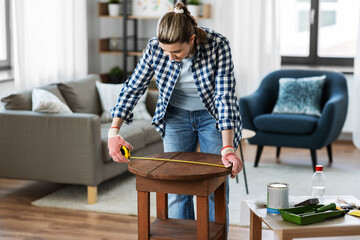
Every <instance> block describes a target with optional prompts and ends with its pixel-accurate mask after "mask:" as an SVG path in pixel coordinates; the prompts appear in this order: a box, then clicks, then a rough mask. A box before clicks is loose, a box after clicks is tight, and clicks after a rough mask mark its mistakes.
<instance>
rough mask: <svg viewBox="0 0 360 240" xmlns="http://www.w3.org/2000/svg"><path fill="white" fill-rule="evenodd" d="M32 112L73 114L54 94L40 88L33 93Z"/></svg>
mask: <svg viewBox="0 0 360 240" xmlns="http://www.w3.org/2000/svg"><path fill="white" fill-rule="evenodd" d="M32 110H33V111H34V112H42V113H72V112H71V110H70V108H69V107H68V106H67V105H66V104H64V103H63V102H61V100H60V99H59V98H57V97H56V96H55V95H54V94H52V93H51V92H48V91H46V90H43V89H38V88H35V89H34V90H33V91H32Z"/></svg>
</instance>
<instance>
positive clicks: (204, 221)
mask: <svg viewBox="0 0 360 240" xmlns="http://www.w3.org/2000/svg"><path fill="white" fill-rule="evenodd" d="M196 209H197V221H196V222H197V239H198V240H208V239H209V237H210V232H209V230H210V228H209V198H208V197H202V196H196Z"/></svg>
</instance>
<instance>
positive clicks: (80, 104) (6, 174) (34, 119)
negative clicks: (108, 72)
mask: <svg viewBox="0 0 360 240" xmlns="http://www.w3.org/2000/svg"><path fill="white" fill-rule="evenodd" d="M95 81H99V77H98V75H89V76H87V77H86V78H84V79H80V80H76V81H75V80H74V81H69V82H63V83H57V84H51V85H47V86H43V87H41V88H42V89H45V90H48V91H50V92H52V93H53V94H54V95H56V96H57V97H58V98H59V99H60V100H61V101H63V102H65V103H67V105H68V106H69V107H70V109H71V110H72V111H73V113H69V114H48V113H37V112H33V111H32V110H31V109H32V108H31V104H32V102H31V92H32V91H31V90H28V91H22V92H19V93H14V94H10V95H9V96H7V97H5V98H3V99H2V100H1V101H2V102H3V104H4V107H5V109H4V110H1V111H0V126H1V131H0V177H1V178H13V179H25V180H39V181H48V182H56V183H66V184H81V185H86V186H88V202H89V203H95V202H96V196H97V186H98V185H99V184H100V183H101V182H103V181H105V180H107V179H110V178H112V177H115V176H117V175H119V174H121V173H123V172H125V171H127V164H126V163H115V162H113V161H112V160H111V158H110V156H109V155H108V149H107V132H108V129H109V127H110V124H111V123H110V122H108V123H101V121H100V117H99V116H100V115H101V112H102V110H101V104H100V99H99V95H98V93H97V89H96V85H95ZM157 98H158V93H157V92H156V91H149V92H148V95H147V99H146V105H147V106H146V107H147V109H148V111H149V113H150V114H151V115H152V114H153V113H154V110H155V106H156V102H157ZM120 134H121V135H122V136H123V137H124V138H125V139H126V140H127V141H128V142H129V143H130V144H132V146H133V147H134V150H133V151H132V153H131V154H132V155H133V156H144V155H148V154H153V153H159V152H162V151H163V144H162V140H161V137H160V135H159V134H158V133H157V132H156V131H155V130H154V129H153V128H152V126H151V121H150V120H134V122H133V124H130V125H126V124H123V126H122V128H121V131H120Z"/></svg>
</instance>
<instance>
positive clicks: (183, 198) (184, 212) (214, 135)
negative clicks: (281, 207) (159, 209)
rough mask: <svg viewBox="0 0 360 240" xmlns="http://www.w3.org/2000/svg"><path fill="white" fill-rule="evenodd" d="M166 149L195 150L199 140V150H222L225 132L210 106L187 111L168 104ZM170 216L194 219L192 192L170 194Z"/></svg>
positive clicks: (211, 206) (211, 213) (212, 213)
mask: <svg viewBox="0 0 360 240" xmlns="http://www.w3.org/2000/svg"><path fill="white" fill-rule="evenodd" d="M165 122H166V124H165V135H164V138H163V141H164V151H165V152H195V151H196V147H197V143H198V142H199V145H200V151H201V152H205V153H213V154H220V151H221V148H222V136H221V132H219V131H218V130H217V129H216V127H215V124H216V120H215V119H214V118H213V117H212V116H211V114H210V113H208V111H207V110H199V111H187V110H183V109H180V108H175V107H172V106H169V107H168V109H167V111H166V115H165ZM228 205H229V178H228V179H227V180H226V218H227V226H229V217H228V216H229V211H228V210H229V209H228ZM168 206H169V210H168V215H169V218H179V219H195V215H194V203H193V196H189V195H179V194H168ZM209 219H210V221H215V209H214V193H212V194H211V195H210V196H209Z"/></svg>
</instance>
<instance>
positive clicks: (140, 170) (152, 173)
mask: <svg viewBox="0 0 360 240" xmlns="http://www.w3.org/2000/svg"><path fill="white" fill-rule="evenodd" d="M146 157H148V158H164V159H177V160H185V161H194V162H205V163H211V164H219V165H223V164H222V161H221V156H220V155H216V154H209V153H198V152H169V153H161V154H155V155H151V156H146ZM130 161H131V162H130V163H129V165H128V168H129V171H130V172H131V173H133V174H136V175H138V176H141V177H146V178H152V179H162V180H182V181H183V180H189V181H190V180H199V179H207V178H213V177H221V176H226V175H228V174H230V172H231V168H224V167H216V166H207V165H198V164H192V163H180V162H167V161H157V160H150V159H131V158H130Z"/></svg>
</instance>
